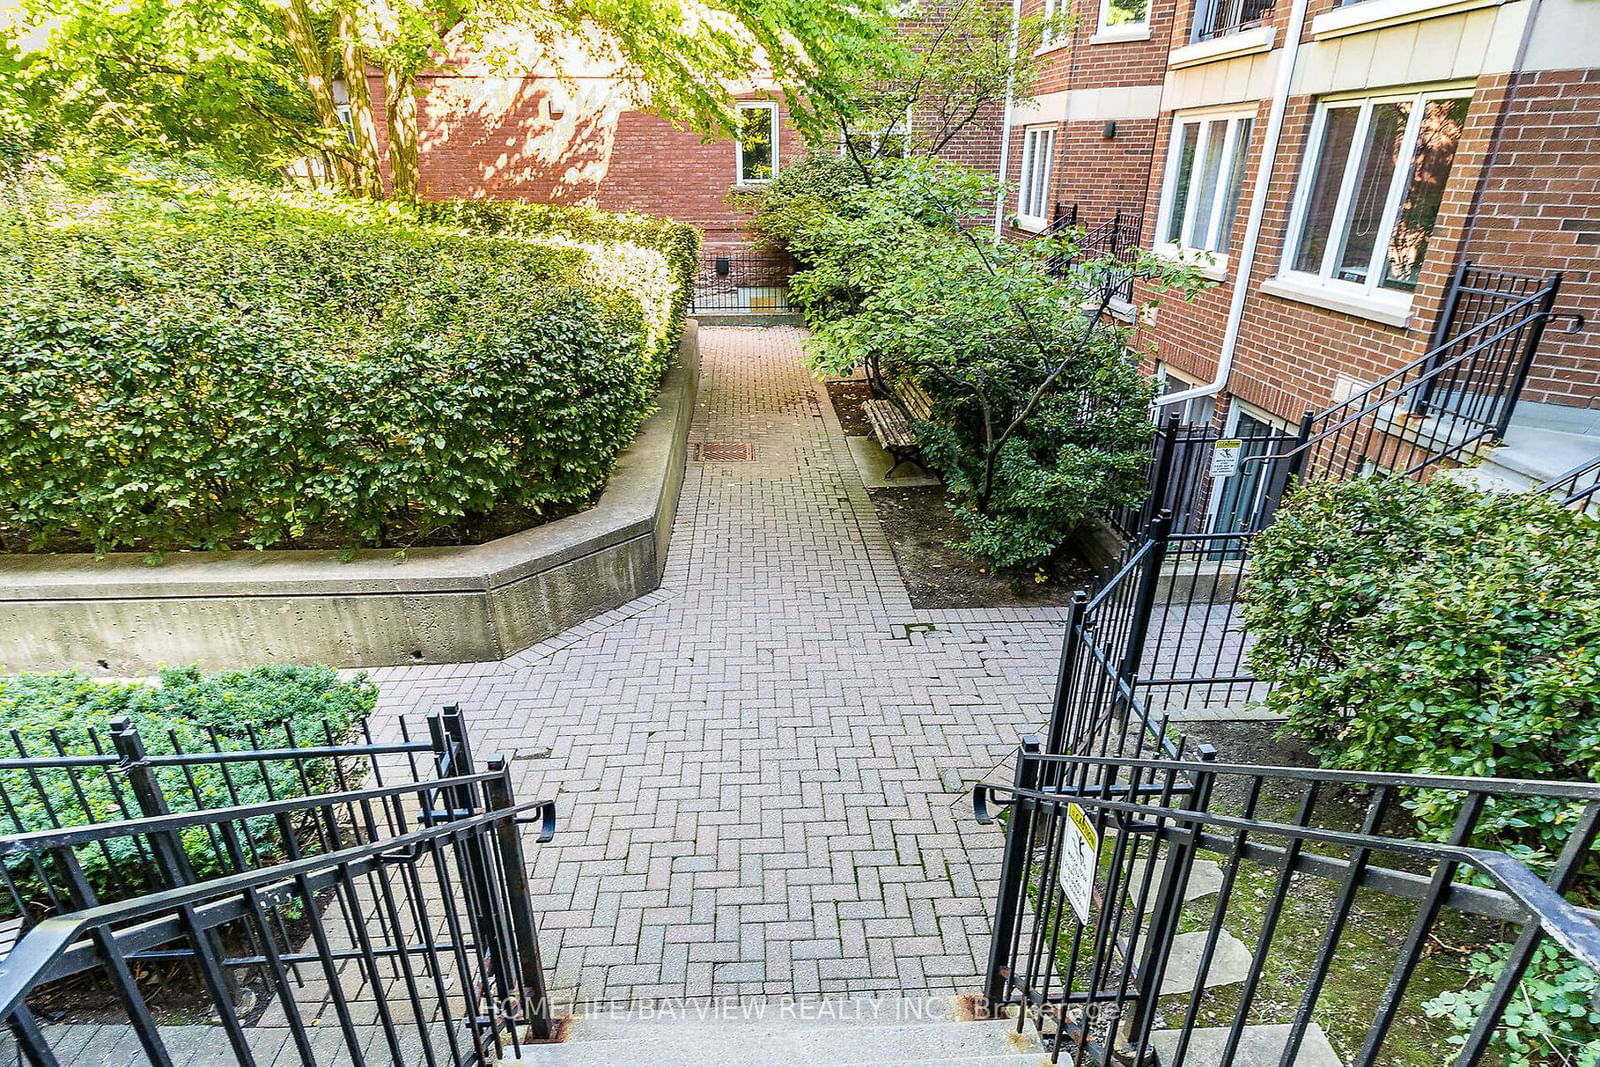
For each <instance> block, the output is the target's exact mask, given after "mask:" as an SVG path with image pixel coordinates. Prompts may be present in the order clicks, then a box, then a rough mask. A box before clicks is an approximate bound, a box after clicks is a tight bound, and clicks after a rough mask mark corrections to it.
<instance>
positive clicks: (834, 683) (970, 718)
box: [375, 327, 1064, 1003]
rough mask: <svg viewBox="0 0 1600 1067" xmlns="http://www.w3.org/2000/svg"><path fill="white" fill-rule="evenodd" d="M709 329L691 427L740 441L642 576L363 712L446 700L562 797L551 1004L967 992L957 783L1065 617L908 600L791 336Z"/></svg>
mask: <svg viewBox="0 0 1600 1067" xmlns="http://www.w3.org/2000/svg"><path fill="white" fill-rule="evenodd" d="M700 336H701V346H702V352H703V370H702V375H703V377H702V383H701V390H700V395H699V399H698V408H697V411H696V417H695V420H694V424H693V427H692V430H691V435H692V441H693V442H697V443H698V442H706V441H715V442H726V443H740V442H747V443H749V444H751V445H753V446H754V458H753V459H751V460H725V461H718V460H713V461H710V462H704V463H702V462H697V461H695V460H694V459H693V450H692V449H691V458H690V461H689V468H688V471H687V474H686V477H685V482H684V488H683V495H682V498H681V501H680V506H679V511H678V517H677V521H676V525H675V527H674V530H673V537H672V545H671V551H670V555H669V558H668V561H667V569H666V574H665V577H664V581H663V583H662V587H661V589H660V590H659V591H657V592H655V593H652V594H650V595H649V596H646V597H643V598H640V599H639V600H636V601H634V602H632V603H630V604H628V605H626V606H624V607H623V608H620V609H618V610H616V611H612V612H608V613H606V614H605V615H602V616H600V617H599V618H596V619H594V620H591V621H590V622H588V623H585V624H583V625H581V626H578V627H575V628H574V629H573V630H571V631H568V632H567V633H564V634H561V635H559V636H557V637H555V638H552V639H550V640H547V641H545V642H542V643H540V644H539V645H536V646H534V647H532V648H530V649H527V650H525V651H524V652H522V653H520V654H518V655H517V656H515V657H513V658H511V659H509V660H506V661H504V662H500V663H483V664H455V665H447V666H429V667H415V668H390V669H385V670H382V671H378V672H375V674H376V676H377V681H378V682H379V684H380V688H381V690H382V692H383V704H382V707H381V708H380V716H382V715H384V714H388V715H391V716H397V715H398V714H400V713H412V712H417V711H424V710H427V709H430V708H436V707H438V706H440V705H442V704H447V703H459V704H461V705H462V706H463V707H464V708H465V709H466V711H467V713H468V715H469V717H470V722H471V728H472V734H473V736H474V738H475V744H476V746H477V750H478V753H479V755H480V756H481V755H489V754H492V753H494V752H497V751H498V752H503V753H505V754H506V755H508V756H509V757H511V758H512V760H513V766H514V767H515V768H516V773H517V788H518V795H519V796H520V797H523V798H535V797H547V796H553V797H555V798H556V799H557V801H558V810H559V817H560V830H559V832H558V835H557V838H556V841H555V842H554V843H553V844H549V845H543V846H534V845H530V853H531V855H532V856H533V862H534V869H533V872H532V879H533V886H534V888H535V891H536V893H537V897H538V899H537V902H536V903H537V906H538V907H539V909H540V912H541V915H542V920H541V936H540V941H541V945H542V947H543V949H544V952H545V959H546V962H547V964H548V965H549V966H550V967H551V969H552V971H553V979H552V992H553V993H554V995H555V998H556V999H557V1001H558V1003H560V1002H561V1001H563V1000H572V1001H575V1002H578V1003H583V1002H589V1001H595V1000H601V1001H615V1000H626V999H633V998H661V997H682V996H690V997H693V996H706V995H744V994H761V995H767V996H771V995H787V994H795V995H804V994H811V993H837V992H884V993H905V994H912V995H914V994H917V993H921V992H929V993H939V992H951V991H954V992H971V991H975V990H976V989H977V988H978V986H979V975H980V973H981V971H982V965H983V958H984V955H985V953H986V951H987V937H988V931H989V919H988V914H987V913H988V911H989V909H990V908H991V907H992V897H993V893H994V888H995V879H996V877H997V874H998V859H999V845H1000V837H999V834H998V833H997V832H996V831H995V830H993V829H992V828H991V829H985V828H982V827H979V826H978V825H977V824H976V823H975V821H974V820H973V817H972V814H971V808H970V804H968V803H967V790H968V789H969V787H970V784H971V783H972V782H974V781H976V780H978V779H980V778H985V777H989V776H990V775H991V774H992V773H993V772H994V769H995V768H996V767H997V765H1000V764H1002V763H1003V762H1004V761H1005V759H1006V757H1007V756H1008V754H1009V753H1010V752H1011V751H1012V750H1013V749H1014V747H1015V745H1016V743H1017V738H1018V736H1019V735H1020V734H1021V733H1023V732H1026V731H1027V730H1029V729H1031V728H1034V727H1036V726H1037V725H1038V724H1039V723H1040V722H1041V721H1042V719H1043V718H1044V715H1045V712H1046V708H1047V704H1048V700H1049V697H1050V692H1051V689H1052V687H1053V685H1054V680H1055V673H1056V667H1057V662H1056V661H1057V655H1058V650H1059V647H1060V640H1061V621H1062V619H1063V618H1064V611H1063V610H1062V609H1056V608H1044V609H1038V608H1035V609H998V610H990V611H981V610H976V611H951V610H944V611H918V610H915V609H913V608H912V606H911V603H910V600H909V599H908V597H907V595H906V589H905V586H904V584H903V583H902V582H901V580H900V577H899V573H898V571H897V570H896V568H895V564H894V560H893V556H892V554H891V552H890V549H889V546H888V542H887V540H886V539H885V537H884V534H883V531H882V529H881V528H880V527H879V525H878V521H877V518H876V515H875V513H874V512H873V509H872V504H871V502H870V500H869V499H868V497H867V494H866V491H865V489H864V488H863V487H862V484H861V481H860V479H859V476H858V475H857V474H856V471H855V467H854V464H853V463H852V461H851V459H850V456H849V452H848V449H847V448H846V446H845V442H844V438H843V436H842V434H841V432H840V431H839V426H838V423H837V420H836V419H835V417H834V415H833V411H832V408H831V406H830V405H829V404H828V403H827V402H826V399H825V396H824V394H823V393H822V391H821V389H820V388H819V387H818V386H817V385H816V384H815V383H814V382H813V381H812V380H811V378H810V376H809V374H808V373H807V371H806V370H805V368H804V366H803V364H802V342H803V340H804V337H805V333H804V331H803V330H799V329H796V328H787V327H773V328H766V329H759V328H738V327H720V328H707V329H703V330H702V331H701V334H700ZM380 721H381V720H380ZM1007 777H1008V776H1007Z"/></svg>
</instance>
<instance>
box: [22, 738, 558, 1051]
mask: <svg viewBox="0 0 1600 1067" xmlns="http://www.w3.org/2000/svg"><path fill="white" fill-rule="evenodd" d="M428 727H429V730H428V732H429V738H428V740H427V741H425V742H420V743H417V742H411V741H409V740H407V741H403V742H401V743H398V744H390V745H374V744H371V743H370V738H368V739H367V740H368V741H369V743H367V744H357V745H337V744H330V745H325V746H303V747H298V748H294V749H291V750H282V749H272V748H265V747H258V748H256V749H253V750H235V751H228V750H222V751H213V752H201V753H180V754H168V755H160V756H158V755H151V754H148V753H145V752H144V751H143V748H142V745H141V744H140V743H139V739H138V737H137V733H136V732H134V731H132V730H131V727H129V725H128V724H126V723H120V724H117V725H116V726H115V727H114V729H113V738H114V739H116V740H115V743H116V748H117V762H116V764H115V767H114V769H112V768H106V767H103V766H102V765H100V764H93V765H90V766H92V767H93V768H94V769H95V770H98V771H100V772H101V773H108V774H109V773H115V774H117V775H120V776H121V777H123V778H124V783H123V786H122V793H123V795H124V796H125V798H127V799H126V802H125V803H126V806H125V808H124V810H123V817H120V818H115V819H113V820H111V821H102V822H100V823H99V824H98V825H88V826H82V825H80V826H71V825H66V826H63V825H61V824H60V820H59V819H58V820H56V821H54V822H52V823H51V824H49V825H48V826H47V827H46V828H42V829H31V830H19V831H18V832H15V833H12V834H8V835H7V836H5V837H4V838H0V865H3V869H4V870H5V871H7V872H8V885H10V886H12V887H13V894H14V899H16V900H18V901H20V902H21V903H22V904H23V905H24V906H25V907H26V906H27V905H28V904H29V901H30V898H29V897H28V896H26V895H24V894H23V893H21V892H20V890H21V888H22V886H23V885H24V884H26V883H28V882H29V881H30V880H31V881H32V882H33V883H34V884H37V885H39V886H41V887H49V889H48V899H49V902H50V907H49V908H48V909H46V910H45V912H44V914H37V913H36V912H35V911H34V910H32V909H29V911H28V912H27V913H28V914H30V916H32V918H33V920H34V921H33V922H32V925H31V926H30V928H29V929H27V930H26V931H25V932H24V933H23V934H22V936H21V938H20V939H19V940H18V941H17V943H16V944H15V945H14V946H13V947H11V950H10V952H9V954H8V955H7V956H6V957H5V958H4V961H3V963H0V1019H3V1020H4V1021H5V1023H6V1024H7V1025H8V1026H9V1028H10V1029H11V1031H12V1033H13V1035H14V1036H15V1038H16V1039H17V1041H18V1042H19V1044H20V1046H21V1049H22V1052H23V1054H24V1055H25V1056H26V1058H27V1060H28V1062H29V1063H31V1064H35V1065H52V1064H55V1063H57V1062H58V1057H57V1052H56V1050H55V1049H54V1046H55V1045H57V1044H58V1043H59V1042H60V1041H62V1040H67V1041H70V1037H67V1038H63V1037H62V1034H63V1031H61V1030H59V1029H56V1028H53V1027H41V1025H40V1023H39V1020H38V1018H37V1017H36V1013H35V1008H34V1007H33V1005H35V1004H39V1003H43V1004H45V1005H49V1004H52V1003H55V1002H56V1000H57V998H59V997H61V996H63V995H65V996H69V997H70V995H71V988H72V986H73V984H74V983H78V984H82V983H85V982H88V983H90V984H91V985H93V986H96V987H98V988H101V989H103V990H106V991H107V996H108V997H109V1003H108V1005H106V1006H104V1008H103V1010H101V1011H100V1014H101V1015H107V1014H109V1015H116V1014H117V1013H119V1012H120V1016H121V1018H122V1019H124V1020H125V1021H126V1023H127V1025H128V1027H130V1028H131V1029H130V1031H129V1032H130V1033H132V1034H134V1035H136V1036H137V1040H138V1045H139V1048H140V1049H142V1051H143V1054H144V1056H145V1057H146V1058H148V1060H149V1062H151V1063H153V1064H171V1063H173V1062H186V1061H187V1058H188V1057H189V1056H191V1055H193V1054H194V1053H195V1052H196V1051H197V1050H196V1049H193V1048H190V1047H186V1046H185V1045H184V1044H183V1042H185V1041H187V1040H189V1035H188V1032H187V1030H186V1029H185V1028H182V1027H178V1028H172V1027H169V1026H167V1025H165V1023H166V1021H167V1020H166V1019H164V1018H162V1017H160V1016H158V1014H157V1013H156V1012H155V1011H154V1010H152V1008H151V1005H150V1001H149V998H150V992H151V991H150V989H148V988H147V987H146V985H145V984H144V983H143V982H142V981H141V980H140V979H139V978H138V977H136V974H137V973H138V972H136V968H139V967H141V966H142V967H143V968H148V967H150V966H152V965H159V964H165V965H173V964H176V965H179V966H181V967H182V968H184V969H185V970H184V973H185V974H187V975H188V980H189V981H190V983H191V986H192V988H189V989H188V991H187V994H188V995H187V998H186V1000H187V1003H186V1010H187V1012H188V1013H193V1012H202V1013H203V1012H205V1011H206V1010H207V1009H209V1011H210V1013H211V1014H212V1015H213V1016H214V1017H215V1018H216V1019H217V1020H218V1022H219V1023H220V1024H221V1028H222V1034H223V1035H224V1036H225V1038H226V1040H227V1042H228V1045H229V1049H230V1052H231V1053H232V1056H233V1057H234V1059H235V1060H236V1061H237V1062H238V1063H241V1064H253V1063H257V1062H262V1063H280V1064H281V1063H285V1062H296V1063H300V1064H304V1065H307V1067H312V1065H316V1064H320V1063H328V1062H355V1063H361V1062H365V1060H364V1058H363V1057H364V1055H365V1054H366V1050H367V1047H368V1045H369V1043H370V1044H371V1045H372V1048H373V1049H374V1050H376V1049H378V1048H383V1049H386V1050H387V1053H388V1055H389V1057H390V1058H391V1060H390V1061H391V1062H394V1063H427V1064H429V1065H430V1067H434V1065H437V1064H452V1065H465V1064H475V1063H485V1062H491V1061H492V1060H494V1059H496V1058H498V1057H500V1056H502V1055H509V1054H516V1053H517V1052H518V1050H519V1049H521V1048H522V1047H523V1046H524V1045H525V1044H526V1043H527V1042H528V1041H530V1040H538V1039H541V1038H544V1037H546V1036H548V1035H549V1032H550V1014H549V1002H548V995H547V992H546V989H545V985H544V978H543V971H542V965H541V961H540V957H539V950H538V935H537V925H536V919H535V913H534V910H533V906H532V901H531V897H530V895H529V891H528V885H527V880H526V878H527V863H526V857H525V855H524V854H523V845H522V833H521V825H522V824H523V823H526V822H534V823H537V824H538V825H539V827H540V839H541V840H548V838H549V836H550V835H551V834H552V833H553V832H554V825H555V824H554V808H553V806H551V805H550V804H549V803H547V802H519V801H517V800H516V798H515V797H514V794H513V790H512V781H511V776H510V771H509V768H508V766H507V764H506V762H505V761H504V760H491V761H489V763H488V765H487V767H486V768H485V769H482V770H480V769H477V766H476V764H475V761H474V758H473V755H472V752H471V749H470V744H469V741H468V734H467V729H466V724H465V716H464V715H463V714H462V712H461V711H460V709H458V708H447V709H445V711H444V712H443V713H441V714H438V715H434V716H431V717H430V718H429V722H428ZM380 756H386V757H397V758H398V767H399V768H402V769H397V765H396V762H395V761H394V760H389V761H387V762H388V763H389V765H388V767H387V768H385V766H384V763H385V762H386V761H385V760H381V759H379V757H380ZM317 760H322V761H326V762H327V764H328V766H329V767H331V768H332V769H331V771H330V773H329V774H328V775H327V776H326V777H323V778H322V779H320V780H318V781H313V780H312V779H311V777H310V776H309V773H308V774H307V777H306V778H305V779H304V783H303V784H304V786H305V788H304V789H303V790H292V791H290V795H284V796H279V795H276V792H277V788H278V787H275V786H272V785H270V784H269V785H268V787H267V791H268V795H269V797H270V799H268V800H265V801H254V802H248V803H227V802H224V803H222V804H221V805H220V806H219V805H217V804H209V805H197V807H196V809H194V810H187V811H185V810H177V811H173V810H172V809H173V808H175V807H177V805H176V804H169V803H168V799H167V789H168V787H169V786H170V785H171V782H172V779H173V776H174V774H175V773H176V775H177V778H178V779H179V780H181V781H184V782H190V781H193V780H194V779H193V778H192V777H191V776H192V775H194V774H195V773H196V772H197V771H198V770H199V769H201V768H207V767H216V768H233V769H234V770H235V771H237V770H238V769H239V768H241V767H249V766H264V765H271V764H272V763H274V762H285V763H288V764H291V765H293V766H295V767H299V768H306V767H308V766H310V765H312V764H313V762H314V761H317ZM8 762H11V763H13V764H14V763H15V762H16V761H8ZM56 762H57V763H59V761H56ZM82 766H83V765H74V766H71V767H70V768H63V767H60V766H53V767H47V768H40V767H38V766H30V767H26V768H22V770H23V772H24V773H32V772H36V771H39V770H47V771H53V772H55V773H66V772H68V771H69V770H70V772H71V773H73V774H77V773H80V772H81V770H82ZM386 769H387V771H388V773H390V774H391V775H392V776H393V777H395V778H397V779H398V780H397V781H393V782H391V783H390V784H385V783H384V775H385V772H386ZM12 770H13V771H16V770H18V768H16V767H15V766H13V767H12ZM263 778H264V780H265V781H267V782H268V783H271V782H272V781H273V778H272V777H271V776H268V775H266V774H265V772H263ZM195 799H196V800H197V802H198V801H199V800H202V799H210V798H209V797H208V796H196V798H195ZM208 846H215V848H216V853H215V860H216V863H217V870H216V871H214V872H210V874H211V876H210V877H206V878H201V877H199V876H197V873H196V857H197V856H198V857H206V856H207V855H208V852H209V847H208ZM116 854H123V855H128V856H135V857H138V860H139V864H138V865H137V866H136V867H135V868H134V869H135V870H136V871H137V872H138V874H139V876H140V877H142V878H145V879H147V880H148V882H149V884H148V885H143V886H132V888H142V889H143V890H144V891H142V892H139V893H138V894H137V895H133V896H130V897H128V898H127V899H123V900H107V899H104V898H103V894H102V893H101V891H100V890H99V889H98V888H97V884H103V883H100V882H98V881H97V880H96V879H93V878H91V877H89V875H88V874H86V872H85V863H86V861H91V862H92V861H96V860H99V859H101V858H103V857H105V856H106V855H116ZM145 864H148V868H146V867H145V866H144V865H145ZM15 872H22V874H21V877H19V876H18V875H17V874H16V873H15ZM115 888H117V889H121V888H124V886H122V885H119V886H117V887H115ZM252 977H253V978H254V979H255V981H256V984H257V986H258V987H259V988H260V989H261V990H262V993H263V995H264V996H266V997H268V998H270V999H271V1000H272V1001H273V1002H274V1003H275V1004H276V1006H277V1007H278V1008H279V1010H280V1013H281V1016H282V1018H283V1022H282V1024H281V1025H282V1026H286V1027H287V1029H288V1035H289V1036H288V1043H287V1044H286V1045H284V1046H283V1051H282V1052H279V1051H278V1050H277V1049H276V1048H275V1047H273V1048H268V1047H267V1045H270V1042H266V1043H263V1041H262V1040H261V1038H262V1037H263V1036H266V1037H272V1036H273V1035H274V1034H276V1035H277V1040H278V1041H279V1043H280V1044H281V1043H282V1033H283V1031H282V1030H280V1029H275V1028H270V1027H269V1028H266V1029H265V1030H262V1029H261V1028H257V1027H254V1026H249V1025H246V1021H245V1019H244V1017H243V1014H244V1013H243V1012H242V1011H241V1010H240V1009H239V1008H237V1007H236V1006H235V993H236V989H237V986H238V984H239V983H240V981H241V980H242V979H243V978H252ZM358 988H359V989H364V990H366V991H367V992H366V994H365V997H364V999H361V1000H360V1001H359V1002H358V1000H357V993H356V991H357V990H358ZM64 990H65V992H64ZM347 1053H348V1056H346V1054H347ZM128 1054H129V1056H130V1057H132V1056H133V1055H134V1054H133V1053H132V1051H131V1050H129V1053H128ZM373 1054H374V1055H376V1052H375V1051H374V1052H373Z"/></svg>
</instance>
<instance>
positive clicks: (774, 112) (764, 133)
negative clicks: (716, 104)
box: [734, 101, 778, 185]
mask: <svg viewBox="0 0 1600 1067" xmlns="http://www.w3.org/2000/svg"><path fill="white" fill-rule="evenodd" d="M777 176H778V105H777V104H774V103H772V102H770V101H760V102H755V103H749V104H740V105H739V137H738V139H737V140H735V141H734V180H735V181H736V182H737V183H738V184H740V185H761V184H762V183H764V182H770V181H771V180H772V179H773V178H776V177H777Z"/></svg>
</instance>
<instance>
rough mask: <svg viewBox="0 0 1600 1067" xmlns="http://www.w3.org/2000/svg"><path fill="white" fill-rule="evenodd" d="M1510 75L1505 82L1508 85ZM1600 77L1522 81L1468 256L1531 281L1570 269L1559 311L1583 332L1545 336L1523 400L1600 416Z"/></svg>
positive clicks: (1553, 75) (1572, 73)
mask: <svg viewBox="0 0 1600 1067" xmlns="http://www.w3.org/2000/svg"><path fill="white" fill-rule="evenodd" d="M1505 80H1506V79H1505V78H1504V77H1501V78H1497V79H1495V81H1496V82H1497V83H1503V82H1504V81H1505ZM1597 115H1600V70H1563V71H1544V72H1540V73H1530V74H1524V75H1521V76H1519V78H1518V81H1517V84H1516V85H1515V87H1514V88H1513V89H1512V93H1511V100H1510V103H1509V104H1508V105H1507V108H1506V121H1505V123H1504V125H1503V126H1502V128H1501V132H1500V139H1499V143H1498V145H1497V146H1496V150H1495V158H1494V162H1493V163H1492V164H1491V165H1490V168H1489V171H1488V174H1487V176H1486V178H1485V181H1484V184H1483V189H1482V192H1481V194H1480V200H1479V202H1478V204H1477V205H1476V207H1475V208H1474V209H1473V222H1472V228H1471V233H1470V236H1469V238H1468V244H1467V256H1468V258H1470V259H1471V260H1472V261H1473V262H1474V263H1481V264H1482V265H1484V266H1486V267H1498V268H1501V269H1505V270H1515V271H1520V272H1524V273H1529V274H1548V273H1550V272H1551V271H1557V270H1559V271H1562V272H1563V277H1562V281H1561V293H1560V299H1559V301H1558V302H1557V308H1558V309H1559V310H1561V311H1568V312H1575V313H1577V314H1580V315H1582V316H1583V317H1584V326H1583V329H1582V330H1581V331H1579V332H1577V333H1575V334H1566V333H1564V332H1562V331H1564V330H1565V329H1566V328H1567V327H1568V325H1569V322H1568V321H1565V320H1563V321H1557V322H1555V323H1552V324H1551V328H1550V329H1549V330H1547V331H1546V332H1545V336H1544V340H1543V343H1542V344H1541V345H1540V347H1539V358H1538V360H1537V361H1536V362H1535V364H1534V373H1533V376H1532V377H1531V379H1530V380H1529V382H1528V389H1527V392H1526V393H1525V394H1524V396H1525V397H1526V398H1527V399H1529V400H1533V401H1543V402H1548V403H1554V404H1563V405H1568V406H1575V407H1586V408H1600V125H1597V123H1600V119H1597V118H1596V116H1597Z"/></svg>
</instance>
